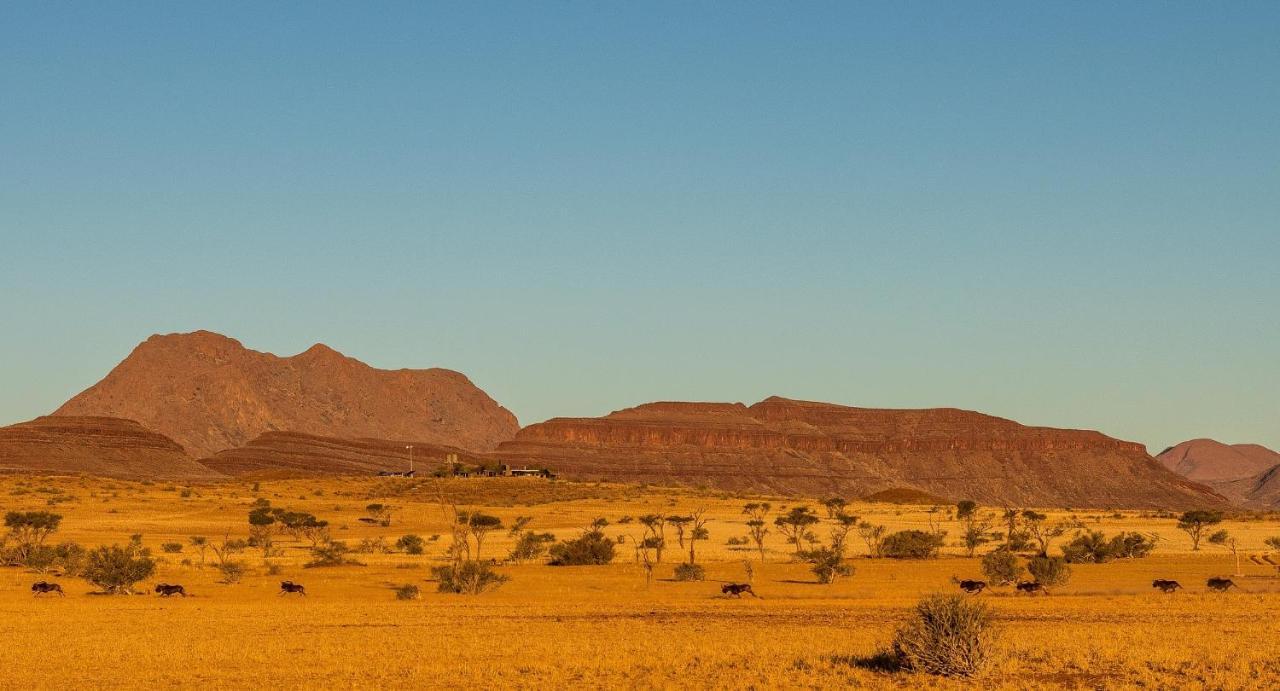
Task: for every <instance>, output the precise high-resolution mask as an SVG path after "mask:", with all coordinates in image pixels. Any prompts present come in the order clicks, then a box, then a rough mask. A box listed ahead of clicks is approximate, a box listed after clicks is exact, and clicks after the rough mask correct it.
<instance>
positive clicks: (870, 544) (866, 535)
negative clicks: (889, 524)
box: [858, 521, 886, 557]
mask: <svg viewBox="0 0 1280 691" xmlns="http://www.w3.org/2000/svg"><path fill="white" fill-rule="evenodd" d="M885 531H886V528H885V527H884V526H882V525H875V524H872V523H868V522H867V521H862V522H861V523H859V524H858V537H861V538H862V541H863V542H865V543H866V544H867V556H868V557H879V556H882V554H883V553H882V551H881V547H882V546H883V544H884V534H885Z"/></svg>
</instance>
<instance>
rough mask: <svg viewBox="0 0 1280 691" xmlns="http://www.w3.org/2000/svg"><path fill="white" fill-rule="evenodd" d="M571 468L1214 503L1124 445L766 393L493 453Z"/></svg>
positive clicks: (695, 480) (738, 480)
mask: <svg viewBox="0 0 1280 691" xmlns="http://www.w3.org/2000/svg"><path fill="white" fill-rule="evenodd" d="M494 455H495V456H496V457H498V458H499V459H503V460H508V461H510V462H512V463H528V464H534V465H539V466H542V465H545V466H547V467H550V468H552V469H553V470H555V471H557V472H560V473H562V474H564V475H566V476H568V477H581V478H583V479H613V480H635V481H644V482H676V483H685V484H706V485H711V486H716V487H722V488H726V489H750V490H762V491H777V492H784V493H796V494H810V495H818V494H828V493H832V492H836V493H842V494H846V495H849V496H863V495H865V494H869V493H871V492H875V491H880V490H884V489H889V488H894V487H898V488H911V489H917V490H921V491H927V492H930V493H933V494H938V495H941V496H949V497H955V498H971V499H977V500H980V501H987V502H1003V503H1015V504H1020V505H1033V504H1039V505H1050V506H1053V505H1062V506H1066V505H1070V506H1099V507H1108V506H1152V507H1159V506H1167V507H1171V508H1178V507H1184V506H1200V505H1220V504H1222V502H1223V500H1222V498H1221V497H1219V496H1217V495H1215V494H1214V493H1212V492H1211V491H1210V490H1208V489H1207V488H1205V487H1203V486H1200V485H1197V484H1195V483H1192V482H1188V481H1186V480H1184V479H1183V478H1180V477H1177V476H1176V475H1174V474H1172V473H1169V472H1167V471H1165V470H1164V469H1163V468H1161V467H1160V466H1159V464H1157V463H1156V462H1155V461H1154V459H1152V458H1151V457H1150V456H1148V455H1147V453H1146V450H1145V449H1144V448H1143V447H1142V446H1141V445H1140V444H1136V443H1133V442H1126V441H1121V440H1118V439H1113V438H1111V437H1107V436H1106V435H1103V434H1101V433H1099V432H1094V431H1088V430H1067V429H1052V428H1046V427H1027V426H1024V425H1020V424H1018V423H1016V422H1014V421H1012V420H1006V419H1004V418H999V417H993V416H990V415H984V414H981V413H976V412H971V411H966V410H959V409H954V408H935V409H923V410H887V409H873V408H853V407H848V406H841V405H834V404H830V403H816V402H810V401H793V400H789V399H785V398H778V397H773V398H768V399H765V400H764V401H761V402H759V403H756V404H754V405H751V406H745V405H742V404H740V403H670V402H664V403H652V404H645V405H640V406H636V407H634V408H628V409H625V410H620V411H616V412H614V413H611V414H609V415H606V416H604V417H600V418H555V419H552V420H548V421H546V422H543V423H539V424H535V425H530V426H528V427H526V428H524V429H523V430H521V431H520V433H519V434H517V435H516V438H515V439H514V440H512V441H510V442H506V443H504V444H502V445H501V446H499V448H498V451H497V452H496V453H495V454H494Z"/></svg>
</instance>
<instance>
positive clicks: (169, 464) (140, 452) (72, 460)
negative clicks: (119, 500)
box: [0, 416, 221, 480]
mask: <svg viewBox="0 0 1280 691" xmlns="http://www.w3.org/2000/svg"><path fill="white" fill-rule="evenodd" d="M0 472H19V473H57V474H76V473H85V474H89V475H101V476H104V477H115V478H121V479H127V480H214V479H217V478H219V477H221V476H220V475H219V474H218V473H216V472H214V471H212V470H210V469H209V468H207V467H206V466H204V465H201V464H200V463H197V462H196V461H194V460H192V459H191V458H190V457H188V456H187V455H186V454H185V453H183V451H182V447H181V446H179V445H178V443H177V442H175V441H173V440H172V439H169V438H168V437H166V436H164V435H161V434H156V433H155V432H152V431H150V430H147V429H145V428H144V427H143V426H142V425H139V424H138V423H136V422H134V421H133V420H121V419H118V418H107V417H73V416H58V417H41V418H36V419H35V420H31V421H30V422H22V423H18V424H16V425H10V426H8V427H0Z"/></svg>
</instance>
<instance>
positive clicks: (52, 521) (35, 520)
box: [4, 511, 62, 564]
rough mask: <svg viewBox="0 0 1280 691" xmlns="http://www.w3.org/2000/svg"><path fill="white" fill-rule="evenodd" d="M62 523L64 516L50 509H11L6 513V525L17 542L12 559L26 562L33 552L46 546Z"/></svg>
mask: <svg viewBox="0 0 1280 691" xmlns="http://www.w3.org/2000/svg"><path fill="white" fill-rule="evenodd" d="M61 524H62V516H60V515H59V514H56V513H51V512H49V511H10V512H9V513H7V514H5V517H4V525H5V527H6V528H8V529H9V537H10V538H11V539H12V540H13V541H14V542H15V543H16V545H15V547H14V549H13V553H12V556H11V559H12V560H13V561H14V562H15V563H17V564H26V563H27V557H28V556H29V555H30V554H31V552H32V551H34V550H36V549H37V548H39V547H42V546H44V541H45V540H46V539H48V537H49V536H50V535H52V534H53V533H54V532H55V531H57V530H58V526H59V525H61Z"/></svg>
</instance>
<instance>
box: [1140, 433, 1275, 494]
mask: <svg viewBox="0 0 1280 691" xmlns="http://www.w3.org/2000/svg"><path fill="white" fill-rule="evenodd" d="M1156 458H1157V460H1159V461H1160V463H1161V464H1163V465H1164V466H1165V467H1166V468H1168V469H1169V470H1171V471H1173V472H1175V473H1178V474H1179V475H1182V476H1184V477H1186V478H1187V479H1189V480H1194V481H1196V482H1202V483H1204V484H1206V485H1208V486H1210V487H1212V488H1213V489H1214V490H1216V491H1217V492H1218V493H1220V494H1222V495H1223V496H1225V497H1226V498H1227V499H1229V500H1231V502H1232V503H1235V504H1238V505H1240V506H1244V507H1247V508H1256V509H1272V508H1280V453H1276V452H1275V451H1272V450H1271V449H1268V448H1267V447H1265V446H1260V445H1258V444H1223V443H1222V442H1219V441H1214V440H1213V439H1192V440H1190V441H1184V442H1182V443H1181V444H1178V445H1177V446H1172V447H1169V448H1168V449H1165V450H1164V451H1162V452H1161V453H1160V455H1158V456H1156Z"/></svg>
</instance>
